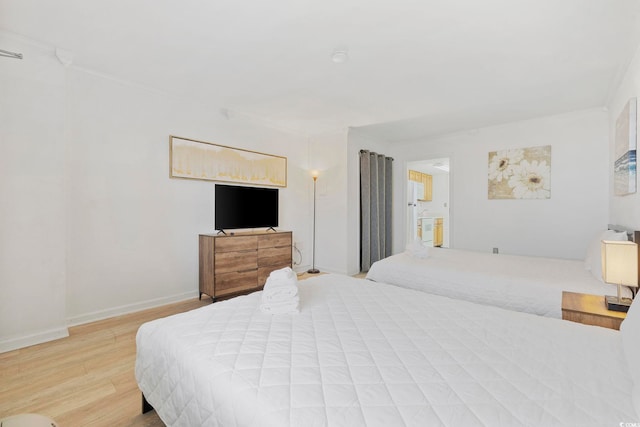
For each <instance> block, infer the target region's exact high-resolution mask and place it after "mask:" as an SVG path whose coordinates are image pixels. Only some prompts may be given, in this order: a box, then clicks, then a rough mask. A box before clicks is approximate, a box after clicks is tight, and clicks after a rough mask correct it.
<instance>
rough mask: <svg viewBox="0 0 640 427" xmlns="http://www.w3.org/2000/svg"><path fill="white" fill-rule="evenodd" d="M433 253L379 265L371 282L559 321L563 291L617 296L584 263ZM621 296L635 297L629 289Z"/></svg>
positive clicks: (392, 258)
mask: <svg viewBox="0 0 640 427" xmlns="http://www.w3.org/2000/svg"><path fill="white" fill-rule="evenodd" d="M429 249H431V250H430V252H429V257H427V258H424V259H420V258H415V257H413V256H411V255H409V254H407V253H401V254H397V255H393V256H390V257H388V258H385V259H383V260H380V261H377V262H375V263H374V264H373V265H372V266H371V269H370V270H369V272H368V273H367V279H370V280H374V281H376V282H383V283H388V284H392V285H396V286H402V287H404V288H410V289H416V290H419V291H424V292H428V293H432V294H436V295H443V296H448V297H451V298H456V299H463V300H466V301H472V302H477V303H479V304H487V305H495V306H496V307H502V308H506V309H509V310H515V311H522V312H524V313H532V314H538V315H541V316H548V317H557V318H558V319H560V318H562V291H571V292H581V293H585V294H594V295H616V293H617V289H616V287H615V286H614V285H610V284H607V283H604V282H601V281H599V280H597V279H596V278H594V277H593V276H592V275H591V273H590V272H589V271H588V270H586V269H585V268H584V263H583V261H577V260H567V259H557V258H542V257H527V256H518V255H494V254H490V253H484V252H473V251H464V250H459V249H439V248H429ZM623 291H624V292H625V296H630V295H631V294H630V292H629V289H627V288H626V287H624V288H623Z"/></svg>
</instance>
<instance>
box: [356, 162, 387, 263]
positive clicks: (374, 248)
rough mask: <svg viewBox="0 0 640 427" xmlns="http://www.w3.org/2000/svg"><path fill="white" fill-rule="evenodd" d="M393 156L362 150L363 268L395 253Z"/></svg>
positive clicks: (361, 217) (361, 258) (361, 225)
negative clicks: (392, 215)
mask: <svg viewBox="0 0 640 427" xmlns="http://www.w3.org/2000/svg"><path fill="white" fill-rule="evenodd" d="M392 166H393V159H392V158H391V157H386V156H384V155H383V154H378V153H374V152H372V151H367V150H360V271H369V268H370V267H371V264H373V263H374V262H376V261H378V260H380V259H383V258H386V257H388V256H389V255H391V236H392V234H391V229H392V225H393V224H392V221H391V201H392V199H393V197H392V196H393V194H392V188H393V186H392V183H393V181H392V174H391V172H392Z"/></svg>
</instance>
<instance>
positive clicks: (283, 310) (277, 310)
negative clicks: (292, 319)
mask: <svg viewBox="0 0 640 427" xmlns="http://www.w3.org/2000/svg"><path fill="white" fill-rule="evenodd" d="M299 302H300V299H299V298H298V297H297V296H296V297H294V298H290V299H289V300H287V301H284V302H278V303H265V302H264V300H263V303H262V304H260V311H262V312H263V313H265V314H292V313H299V312H300V310H299V309H298V303H299Z"/></svg>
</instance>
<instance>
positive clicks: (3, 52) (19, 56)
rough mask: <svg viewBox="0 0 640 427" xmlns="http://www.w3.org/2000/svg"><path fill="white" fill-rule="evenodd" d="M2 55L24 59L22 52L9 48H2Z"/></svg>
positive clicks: (0, 52) (0, 50)
mask: <svg viewBox="0 0 640 427" xmlns="http://www.w3.org/2000/svg"><path fill="white" fill-rule="evenodd" d="M0 56H6V57H7V58H15V59H22V54H21V53H15V52H9V51H8V50H2V49H0Z"/></svg>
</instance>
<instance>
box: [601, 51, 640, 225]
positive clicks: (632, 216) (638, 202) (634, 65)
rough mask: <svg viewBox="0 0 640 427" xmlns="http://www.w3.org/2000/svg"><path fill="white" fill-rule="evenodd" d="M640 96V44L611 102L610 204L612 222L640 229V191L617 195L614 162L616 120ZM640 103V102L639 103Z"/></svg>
mask: <svg viewBox="0 0 640 427" xmlns="http://www.w3.org/2000/svg"><path fill="white" fill-rule="evenodd" d="M634 97H635V98H640V46H639V47H638V50H636V54H635V56H634V57H633V59H632V61H631V63H630V64H629V68H628V69H627V72H626V74H625V76H624V79H623V80H622V83H621V84H620V86H619V87H618V88H617V90H616V91H615V94H614V95H613V96H612V98H611V102H610V103H609V105H608V107H609V141H610V143H609V161H608V164H607V166H608V171H609V172H608V176H609V191H610V194H611V196H610V198H609V206H610V213H611V220H610V222H611V223H612V224H618V225H624V226H626V227H630V228H633V229H635V230H640V191H639V192H636V193H635V194H629V195H626V196H616V195H615V194H614V191H613V163H614V161H615V156H614V147H615V131H616V120H618V116H619V115H620V112H621V111H622V109H623V108H624V106H625V104H626V103H627V101H629V99H630V98H634ZM639 105H640V104H639ZM639 123H640V122H639Z"/></svg>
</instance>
